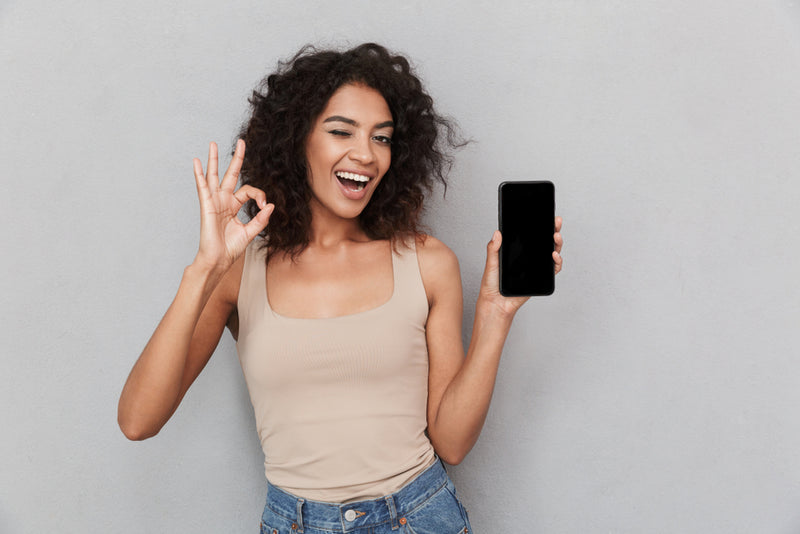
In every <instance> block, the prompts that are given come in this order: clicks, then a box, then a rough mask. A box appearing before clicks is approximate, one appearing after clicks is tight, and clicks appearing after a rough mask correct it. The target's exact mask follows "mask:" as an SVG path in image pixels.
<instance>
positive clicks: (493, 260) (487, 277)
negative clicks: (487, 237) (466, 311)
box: [478, 217, 564, 317]
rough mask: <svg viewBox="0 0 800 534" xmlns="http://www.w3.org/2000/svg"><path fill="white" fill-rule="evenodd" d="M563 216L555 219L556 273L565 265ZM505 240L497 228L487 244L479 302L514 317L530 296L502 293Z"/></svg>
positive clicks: (554, 252)
mask: <svg viewBox="0 0 800 534" xmlns="http://www.w3.org/2000/svg"><path fill="white" fill-rule="evenodd" d="M561 222H562V221H561V217H556V219H555V233H554V234H553V242H554V243H555V250H554V251H553V263H554V270H555V273H556V274H558V273H559V272H560V271H561V268H562V266H563V265H564V260H563V258H562V257H561V247H562V246H563V244H564V239H563V238H562V237H561ZM502 241H503V236H502V235H501V234H500V231H499V230H495V232H494V235H493V236H492V240H491V241H489V244H488V245H487V246H486V267H485V269H484V271H483V278H482V279H481V288H480V292H479V293H478V303H479V304H480V302H481V301H483V302H484V303H486V304H487V305H491V306H492V307H495V308H496V309H497V310H498V311H500V312H501V313H502V314H503V315H507V316H509V317H513V316H514V314H515V313H516V312H517V310H518V309H519V308H520V307H521V306H522V305H523V304H525V302H527V300H528V299H529V298H530V297H504V296H503V295H501V294H500V257H499V252H500V244H501V243H502Z"/></svg>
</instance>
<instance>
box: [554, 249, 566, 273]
mask: <svg viewBox="0 0 800 534" xmlns="http://www.w3.org/2000/svg"><path fill="white" fill-rule="evenodd" d="M553 264H554V265H553V267H554V272H555V274H558V273H559V272H560V271H561V268H562V267H563V266H564V258H562V257H561V254H559V253H558V252H555V251H554V252H553Z"/></svg>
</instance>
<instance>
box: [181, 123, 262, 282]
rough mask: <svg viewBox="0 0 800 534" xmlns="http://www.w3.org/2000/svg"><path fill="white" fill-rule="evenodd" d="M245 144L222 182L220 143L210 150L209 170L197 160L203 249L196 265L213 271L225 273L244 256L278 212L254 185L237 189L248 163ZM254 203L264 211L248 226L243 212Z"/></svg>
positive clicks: (196, 258)
mask: <svg viewBox="0 0 800 534" xmlns="http://www.w3.org/2000/svg"><path fill="white" fill-rule="evenodd" d="M244 149H245V146H244V141H243V140H241V139H239V140H238V141H237V142H236V150H235V151H234V154H233V159H232V160H231V163H230V165H228V169H227V170H226V171H225V176H223V178H222V182H220V180H219V174H218V171H217V169H218V166H219V159H218V155H217V145H216V143H211V144H210V145H209V147H208V169H207V173H203V164H202V163H201V162H200V160H199V159H197V158H195V159H194V177H195V182H196V184H197V196H198V198H199V199H200V247H199V250H198V251H197V256H195V259H194V264H196V265H198V266H200V267H202V268H204V269H208V270H211V271H216V272H225V271H227V270H228V268H229V267H230V266H231V265H232V264H233V262H234V261H236V259H237V258H238V257H239V256H240V255H241V254H242V253H243V252H244V250H245V248H246V247H247V245H248V244H249V243H250V242H251V241H252V240H253V239H254V238H255V237H256V236H257V235H258V234H259V233H260V232H261V231H262V230H263V229H264V228H266V226H267V223H269V217H270V215H271V214H272V211H273V210H274V209H275V205H274V204H268V203H267V197H266V194H265V193H264V191H262V190H260V189H257V188H255V187H253V186H250V185H243V186H242V187H240V188H239V189H236V183H237V182H238V180H239V171H240V170H241V168H242V162H243V161H244ZM251 199H252V200H254V201H255V202H256V204H257V205H258V206H259V208H260V211H259V212H258V214H257V215H256V216H255V217H253V219H251V220H250V221H249V222H248V223H247V224H243V223H242V222H241V221H240V220H239V217H238V214H239V210H240V209H241V207H242V206H243V205H244V203H245V202H247V201H248V200H251Z"/></svg>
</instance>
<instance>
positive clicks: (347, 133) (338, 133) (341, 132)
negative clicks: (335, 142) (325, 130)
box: [329, 130, 350, 137]
mask: <svg viewBox="0 0 800 534" xmlns="http://www.w3.org/2000/svg"><path fill="white" fill-rule="evenodd" d="M329 133H331V134H333V135H338V136H340V137H348V136H349V135H350V132H345V131H344V130H331V131H330V132H329Z"/></svg>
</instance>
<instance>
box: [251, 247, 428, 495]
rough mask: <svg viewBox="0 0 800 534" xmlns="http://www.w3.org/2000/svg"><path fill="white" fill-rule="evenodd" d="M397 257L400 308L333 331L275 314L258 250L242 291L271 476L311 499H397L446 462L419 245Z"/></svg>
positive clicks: (392, 305) (332, 324)
mask: <svg viewBox="0 0 800 534" xmlns="http://www.w3.org/2000/svg"><path fill="white" fill-rule="evenodd" d="M397 249H398V250H396V251H395V252H394V253H393V254H392V268H393V273H394V274H393V277H394V291H393V294H392V297H391V298H390V299H389V300H388V301H387V302H386V303H384V304H382V305H381V306H378V307H377V308H373V309H371V310H368V311H365V312H361V313H356V314H352V315H345V316H341V317H334V318H326V319H298V318H290V317H284V316H281V315H278V314H277V313H275V312H274V311H272V309H271V308H270V305H269V300H268V298H267V287H266V269H265V258H266V254H267V251H266V249H265V248H263V247H259V244H258V243H255V242H254V243H252V244H251V245H250V246H249V247H248V248H247V252H246V253H245V261H244V270H243V272H242V282H241V286H240V289H239V300H238V314H239V339H238V341H237V343H236V346H237V349H238V352H239V360H240V362H241V364H242V370H243V372H244V377H245V381H246V382H247V388H248V390H249V392H250V400H251V401H252V403H253V409H254V411H255V419H256V426H257V430H258V435H259V437H260V438H261V446H262V448H263V450H264V470H265V472H266V476H267V479H268V480H269V481H270V482H271V483H272V484H274V485H276V486H278V487H280V488H282V489H284V490H286V491H288V492H290V493H293V494H295V495H298V496H300V497H303V498H306V499H311V500H318V501H328V502H338V503H343V502H348V501H353V500H361V499H371V498H376V497H380V496H383V495H387V494H389V493H392V492H394V491H396V490H398V489H399V488H401V487H402V486H403V485H404V484H405V483H406V482H408V481H410V480H411V479H412V478H414V477H415V476H416V475H417V474H419V473H421V472H422V471H424V470H425V468H427V467H428V466H429V465H431V464H432V463H433V461H434V460H435V455H434V451H433V446H432V445H431V443H430V440H429V439H428V437H427V435H426V434H425V429H426V428H427V419H426V408H427V397H428V349H427V343H426V339H425V323H426V321H427V317H428V302H427V297H426V295H425V288H424V287H423V285H422V278H421V276H420V272H419V265H418V263H417V254H416V248H415V246H414V242H413V240H411V243H410V246H403V245H398V246H397Z"/></svg>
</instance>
